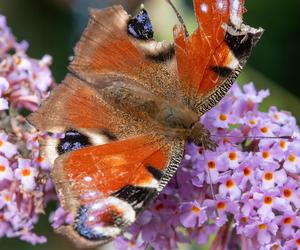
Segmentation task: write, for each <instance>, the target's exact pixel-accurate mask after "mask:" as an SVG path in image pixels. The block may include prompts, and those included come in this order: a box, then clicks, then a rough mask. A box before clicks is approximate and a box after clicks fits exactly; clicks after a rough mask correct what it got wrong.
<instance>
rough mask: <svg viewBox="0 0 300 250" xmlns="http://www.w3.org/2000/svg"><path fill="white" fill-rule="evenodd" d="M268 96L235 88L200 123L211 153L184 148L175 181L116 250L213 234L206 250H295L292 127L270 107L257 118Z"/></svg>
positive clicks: (298, 181) (297, 153)
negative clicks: (211, 144) (211, 143)
mask: <svg viewBox="0 0 300 250" xmlns="http://www.w3.org/2000/svg"><path fill="white" fill-rule="evenodd" d="M268 95H269V92H268V91H267V90H263V91H259V92H257V91H256V90H255V88H254V85H253V84H252V83H250V84H247V85H245V86H244V87H243V89H241V88H240V87H239V86H238V85H234V86H233V87H232V89H231V90H230V92H229V94H228V95H227V96H226V97H225V98H224V99H223V100H222V101H221V103H220V104H219V105H218V106H217V107H215V108H214V109H213V110H211V111H209V112H208V113H207V114H205V115H204V116H203V117H202V118H201V122H202V123H203V124H204V125H205V126H206V127H207V128H208V129H209V130H210V132H211V134H212V136H213V139H214V140H215V141H216V142H217V143H218V145H219V146H218V148H217V150H216V152H211V151H208V150H205V149H203V148H201V147H197V146H195V145H194V144H188V145H187V146H186V151H185V157H184V160H183V162H182V166H181V168H180V169H179V170H178V171H177V173H176V176H174V178H173V179H172V181H171V183H170V184H169V185H168V186H167V187H166V188H165V189H164V190H163V192H162V194H161V195H160V196H159V198H158V199H157V200H156V201H155V202H154V204H153V205H152V206H151V207H150V208H149V209H148V210H146V211H145V212H144V213H143V214H142V216H141V217H140V218H139V219H138V221H137V222H136V223H135V224H134V225H133V226H131V227H130V228H129V229H128V232H126V233H125V234H124V236H122V237H119V238H118V239H117V240H116V241H115V242H114V243H115V246H116V248H117V249H144V248H145V247H146V246H151V247H152V248H154V249H176V248H177V247H178V244H179V243H187V242H190V241H191V240H194V241H196V242H197V243H198V244H207V242H208V239H209V237H210V236H212V235H215V240H214V241H213V243H212V245H211V248H210V249H287V250H289V249H291V250H292V249H300V212H299V209H300V140H299V139H300V133H299V128H298V127H297V124H296V120H295V118H294V117H293V116H291V114H289V113H287V112H282V111H278V110H277V108H275V107H271V108H270V109H269V111H268V112H259V110H258V106H259V104H260V103H261V102H262V101H263V99H264V98H265V97H267V96H268ZM268 137H272V138H268ZM274 137H278V138H276V139H274Z"/></svg>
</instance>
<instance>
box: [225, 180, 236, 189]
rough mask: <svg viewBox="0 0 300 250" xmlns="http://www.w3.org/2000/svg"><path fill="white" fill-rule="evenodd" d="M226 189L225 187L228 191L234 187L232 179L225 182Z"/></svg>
mask: <svg viewBox="0 0 300 250" xmlns="http://www.w3.org/2000/svg"><path fill="white" fill-rule="evenodd" d="M226 187H227V188H228V189H231V188H233V187H234V181H233V180H232V179H229V180H227V181H226Z"/></svg>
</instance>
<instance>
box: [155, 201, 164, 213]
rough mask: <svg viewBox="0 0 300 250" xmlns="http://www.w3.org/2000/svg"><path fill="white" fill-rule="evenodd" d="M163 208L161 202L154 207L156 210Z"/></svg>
mask: <svg viewBox="0 0 300 250" xmlns="http://www.w3.org/2000/svg"><path fill="white" fill-rule="evenodd" d="M163 208H164V204H162V203H160V204H158V205H156V207H155V209H156V210H157V211H160V210H162V209H163Z"/></svg>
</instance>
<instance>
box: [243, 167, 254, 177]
mask: <svg viewBox="0 0 300 250" xmlns="http://www.w3.org/2000/svg"><path fill="white" fill-rule="evenodd" d="M251 172H252V171H251V169H250V168H247V167H245V168H244V175H245V176H249V175H251Z"/></svg>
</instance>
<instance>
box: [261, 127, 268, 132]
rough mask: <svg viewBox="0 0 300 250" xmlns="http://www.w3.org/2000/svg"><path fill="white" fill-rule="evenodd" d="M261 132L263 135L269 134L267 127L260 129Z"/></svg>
mask: <svg viewBox="0 0 300 250" xmlns="http://www.w3.org/2000/svg"><path fill="white" fill-rule="evenodd" d="M260 131H261V132H262V133H268V131H269V129H268V128H267V127H262V128H261V129H260Z"/></svg>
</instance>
